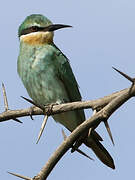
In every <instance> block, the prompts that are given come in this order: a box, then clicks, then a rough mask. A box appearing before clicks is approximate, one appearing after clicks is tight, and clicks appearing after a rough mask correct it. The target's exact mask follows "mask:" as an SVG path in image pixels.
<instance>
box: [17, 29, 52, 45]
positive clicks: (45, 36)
mask: <svg viewBox="0 0 135 180" xmlns="http://www.w3.org/2000/svg"><path fill="white" fill-rule="evenodd" d="M53 35H54V34H53V32H33V33H30V34H26V35H22V36H21V37H20V41H23V42H25V43H27V44H29V45H43V44H50V43H52V42H53Z"/></svg>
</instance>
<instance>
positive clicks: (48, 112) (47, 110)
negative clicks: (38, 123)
mask: <svg viewBox="0 0 135 180" xmlns="http://www.w3.org/2000/svg"><path fill="white" fill-rule="evenodd" d="M54 105H58V103H51V104H47V105H45V114H46V115H48V116H50V115H51V114H52V109H53V106H54Z"/></svg>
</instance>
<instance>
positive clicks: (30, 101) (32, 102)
mask: <svg viewBox="0 0 135 180" xmlns="http://www.w3.org/2000/svg"><path fill="white" fill-rule="evenodd" d="M21 98H23V99H25V100H26V101H28V102H29V103H31V104H33V105H35V106H37V107H39V108H40V109H42V110H44V108H43V107H42V106H40V105H39V104H36V103H35V102H34V101H32V100H30V99H28V98H26V97H24V96H21Z"/></svg>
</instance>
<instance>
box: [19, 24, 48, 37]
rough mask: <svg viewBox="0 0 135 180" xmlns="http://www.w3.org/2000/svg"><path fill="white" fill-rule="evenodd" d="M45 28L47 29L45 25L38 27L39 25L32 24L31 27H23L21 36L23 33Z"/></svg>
mask: <svg viewBox="0 0 135 180" xmlns="http://www.w3.org/2000/svg"><path fill="white" fill-rule="evenodd" d="M43 29H45V28H44V27H38V26H31V27H29V28H26V29H23V30H22V32H21V34H20V36H22V35H26V34H29V33H32V32H38V31H42V30H43Z"/></svg>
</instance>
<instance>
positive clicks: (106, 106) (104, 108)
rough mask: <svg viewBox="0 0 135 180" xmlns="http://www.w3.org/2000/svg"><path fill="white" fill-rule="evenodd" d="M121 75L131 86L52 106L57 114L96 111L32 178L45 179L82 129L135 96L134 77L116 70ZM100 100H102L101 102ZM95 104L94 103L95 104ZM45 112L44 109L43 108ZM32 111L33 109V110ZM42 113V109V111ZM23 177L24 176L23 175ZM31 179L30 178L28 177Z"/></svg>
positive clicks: (35, 179) (96, 122)
mask: <svg viewBox="0 0 135 180" xmlns="http://www.w3.org/2000/svg"><path fill="white" fill-rule="evenodd" d="M115 70H116V71H118V72H119V73H120V74H121V75H123V76H124V77H126V78H127V79H128V80H131V82H132V86H131V88H128V89H125V90H122V91H120V92H117V93H113V94H112V95H110V96H106V97H104V98H101V99H98V100H95V101H85V102H74V103H67V104H62V105H57V106H53V107H52V113H51V115H52V114H57V113H60V112H66V111H70V110H75V109H84V108H92V109H93V110H97V113H94V114H93V115H92V117H91V118H89V119H88V120H86V121H84V122H83V123H82V124H80V125H79V126H78V127H77V128H76V129H75V130H74V131H73V132H72V133H71V134H70V136H69V137H67V138H65V140H64V141H63V143H62V144H61V145H60V146H59V147H58V148H57V150H56V151H55V152H54V153H53V155H52V156H51V157H50V159H49V160H48V162H47V163H46V164H45V166H44V167H43V168H42V169H41V171H40V172H39V173H38V175H37V176H35V177H34V178H32V179H33V180H45V179H46V178H47V177H48V175H49V174H50V172H51V171H52V169H53V168H54V167H55V165H56V164H57V162H58V161H59V160H60V159H61V157H62V156H63V155H64V154H65V153H66V152H67V151H68V149H69V148H72V146H73V144H74V142H75V141H76V140H77V139H78V138H79V136H80V135H81V134H83V132H84V131H88V130H89V129H91V128H96V127H97V126H98V125H99V124H100V123H101V122H102V121H103V122H104V121H107V120H108V119H109V117H110V116H111V115H112V113H113V112H115V111H116V110H117V109H118V108H119V107H120V106H121V105H123V104H124V103H125V102H126V101H127V100H128V99H130V98H131V97H133V96H135V83H134V82H135V79H133V78H130V77H129V76H127V75H125V74H124V73H122V72H121V71H119V70H117V69H116V68H115ZM101 101H102V102H101ZM95 104H96V105H95ZM44 112H46V109H45V110H44ZM33 113H34V111H33ZM42 113H43V111H42ZM84 143H85V144H87V138H86V139H84ZM11 174H13V175H15V176H18V177H21V178H22V177H23V176H21V175H18V174H15V173H11ZM24 177H25V176H24ZM28 179H31V178H28Z"/></svg>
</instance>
